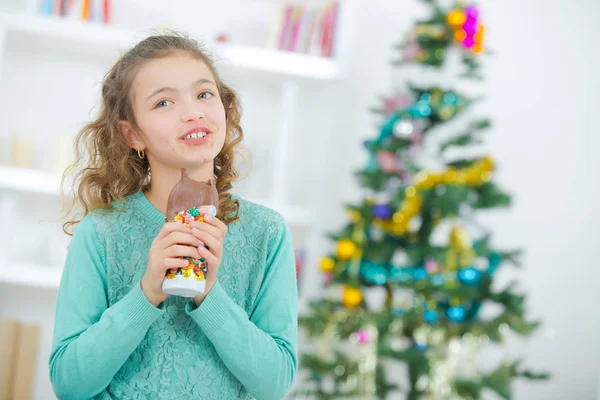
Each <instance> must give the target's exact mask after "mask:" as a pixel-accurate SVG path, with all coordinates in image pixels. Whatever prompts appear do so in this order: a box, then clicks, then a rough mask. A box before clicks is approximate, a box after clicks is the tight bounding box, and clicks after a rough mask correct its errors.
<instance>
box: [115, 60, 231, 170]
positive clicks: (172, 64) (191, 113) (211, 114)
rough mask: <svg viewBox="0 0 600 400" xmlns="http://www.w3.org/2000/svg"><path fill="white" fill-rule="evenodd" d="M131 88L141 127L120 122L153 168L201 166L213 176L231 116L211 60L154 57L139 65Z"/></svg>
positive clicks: (121, 127)
mask: <svg viewBox="0 0 600 400" xmlns="http://www.w3.org/2000/svg"><path fill="white" fill-rule="evenodd" d="M132 89H133V96H132V97H131V99H130V101H131V102H132V105H133V111H134V115H135V118H136V122H137V125H138V127H139V130H134V129H133V128H132V126H131V125H130V124H129V123H127V122H125V121H122V122H121V123H120V126H119V127H120V129H121V132H123V134H124V135H125V137H126V138H127V139H128V142H129V144H130V145H131V146H132V147H134V148H136V149H144V150H145V153H146V156H147V157H148V161H149V162H150V165H151V168H152V170H153V171H155V172H157V168H160V169H162V170H163V171H166V170H170V169H177V170H179V169H181V168H187V169H189V170H190V171H192V170H198V169H199V168H202V169H207V170H209V171H210V172H209V174H208V176H210V177H212V171H213V163H212V162H213V160H214V159H215V157H216V156H217V155H218V154H219V152H220V151H221V149H222V148H223V144H224V142H225V135H226V119H225V108H224V107H223V103H222V101H221V98H220V97H219V92H218V90H217V85H216V81H215V78H214V77H213V75H212V73H211V72H210V70H209V69H208V67H207V66H206V64H205V63H204V62H202V61H200V60H197V59H195V58H193V57H192V56H191V55H189V54H186V53H176V54H173V55H170V56H167V57H164V58H160V59H156V60H152V61H149V62H147V63H145V64H143V65H142V66H141V67H140V68H139V70H138V72H137V74H136V75H135V78H134V80H133V82H132ZM138 146H139V147H138Z"/></svg>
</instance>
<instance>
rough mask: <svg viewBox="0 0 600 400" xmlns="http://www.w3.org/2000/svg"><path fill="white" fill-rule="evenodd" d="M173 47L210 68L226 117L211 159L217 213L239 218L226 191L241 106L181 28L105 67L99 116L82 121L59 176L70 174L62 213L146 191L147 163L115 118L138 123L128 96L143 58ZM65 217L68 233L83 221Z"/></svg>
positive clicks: (152, 39) (225, 218)
mask: <svg viewBox="0 0 600 400" xmlns="http://www.w3.org/2000/svg"><path fill="white" fill-rule="evenodd" d="M175 52H186V53H189V54H190V55H192V57H194V58H196V59H198V60H200V61H202V62H204V63H205V64H206V66H207V67H208V68H209V69H210V71H211V72H212V74H213V76H214V78H215V81H216V83H217V88H218V91H219V95H220V97H221V101H222V102H223V106H224V108H225V116H226V120H227V133H226V137H225V143H224V145H223V149H222V150H221V152H220V153H219V154H218V155H217V157H216V158H215V160H214V176H215V179H216V187H217V191H218V192H219V207H218V209H219V214H218V217H219V219H221V220H222V221H224V222H225V223H227V224H229V223H231V222H234V221H236V220H237V219H238V214H239V207H240V205H239V201H238V200H236V199H233V198H232V197H231V196H230V194H229V190H230V189H231V188H232V182H233V181H235V180H236V179H237V178H238V176H239V173H238V171H237V170H236V168H235V167H234V155H235V152H236V150H237V148H238V146H239V145H240V144H241V142H242V140H243V137H244V132H243V130H242V127H241V126H240V118H241V106H240V101H239V99H238V96H237V94H236V93H235V91H234V90H233V89H232V88H231V87H229V86H227V85H226V84H225V83H223V81H222V80H221V79H220V77H219V74H218V73H217V70H216V68H215V66H214V63H213V60H212V58H211V57H210V56H209V55H208V53H207V52H206V51H205V50H204V49H203V48H202V46H201V45H200V44H199V43H198V42H197V41H195V40H193V39H191V38H189V37H187V36H184V35H182V34H180V33H169V34H164V35H156V36H150V37H148V38H146V39H144V40H142V41H141V42H139V43H138V44H137V45H136V46H135V47H133V48H132V49H130V50H129V51H128V52H126V53H125V54H124V55H122V56H121V58H120V59H119V60H118V61H117V62H116V63H115V65H114V66H113V67H112V68H111V69H110V71H108V73H107V74H106V76H105V77H104V80H103V82H102V102H101V105H100V111H99V115H98V117H97V118H96V119H95V120H93V121H92V122H90V123H88V124H86V125H85V126H84V127H83V128H82V129H81V131H80V132H79V134H78V135H77V138H76V141H75V147H76V160H75V163H74V164H73V165H72V166H70V167H69V168H68V169H67V170H66V171H65V174H64V175H63V181H62V186H63V193H64V186H65V183H66V182H67V180H68V177H69V176H73V179H72V181H71V183H72V189H73V193H74V201H73V202H72V203H71V205H70V207H69V208H68V210H67V212H66V214H67V215H70V214H72V213H73V210H74V209H75V208H76V207H77V206H80V207H81V208H82V209H83V210H82V211H83V216H81V218H83V217H85V216H86V215H87V214H89V213H90V212H92V211H94V210H96V209H109V208H111V205H112V202H114V201H119V200H123V199H124V198H125V197H127V196H129V195H131V194H133V193H136V192H139V191H141V190H145V189H147V188H148V187H149V186H150V164H149V163H148V160H147V159H146V158H144V159H142V158H140V157H138V154H137V152H136V151H135V150H133V149H132V148H130V147H129V145H128V144H127V143H126V142H125V140H124V138H123V136H122V135H121V133H120V132H119V129H118V128H117V123H118V122H119V121H123V120H124V121H129V122H130V123H131V124H132V125H133V126H134V127H136V128H137V124H136V121H135V115H134V113H133V106H132V103H131V99H130V96H129V93H130V90H131V85H132V82H133V78H134V77H135V74H136V72H137V70H138V69H139V67H140V66H141V65H143V64H144V63H146V62H148V61H151V60H155V59H158V58H163V57H167V56H169V55H171V54H173V53H175ZM81 218H80V219H71V220H68V221H67V222H66V223H65V224H64V225H63V230H64V231H65V233H67V234H69V235H70V234H72V228H73V227H74V226H75V225H76V224H77V223H79V222H80V221H81Z"/></svg>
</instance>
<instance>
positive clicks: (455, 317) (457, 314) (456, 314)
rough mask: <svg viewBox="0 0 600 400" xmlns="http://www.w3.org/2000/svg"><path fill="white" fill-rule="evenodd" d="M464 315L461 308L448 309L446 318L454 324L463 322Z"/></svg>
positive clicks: (463, 310)
mask: <svg viewBox="0 0 600 400" xmlns="http://www.w3.org/2000/svg"><path fill="white" fill-rule="evenodd" d="M465 313H466V312H465V309H464V307H461V306H456V307H450V308H449V309H448V317H450V319H451V320H452V321H455V322H461V321H463V320H464V319H465Z"/></svg>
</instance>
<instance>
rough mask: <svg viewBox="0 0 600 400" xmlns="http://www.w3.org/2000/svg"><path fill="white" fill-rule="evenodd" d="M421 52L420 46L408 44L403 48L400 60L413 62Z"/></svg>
mask: <svg viewBox="0 0 600 400" xmlns="http://www.w3.org/2000/svg"><path fill="white" fill-rule="evenodd" d="M420 51H421V46H419V44H418V43H409V44H407V45H406V46H405V47H404V52H403V53H402V58H404V59H405V60H414V59H415V58H417V55H418V54H419V52H420Z"/></svg>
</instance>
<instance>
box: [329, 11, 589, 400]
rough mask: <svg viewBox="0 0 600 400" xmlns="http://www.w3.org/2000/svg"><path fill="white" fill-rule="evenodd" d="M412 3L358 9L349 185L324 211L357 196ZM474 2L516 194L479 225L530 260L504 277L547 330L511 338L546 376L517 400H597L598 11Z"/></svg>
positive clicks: (341, 157)
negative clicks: (375, 109)
mask: <svg viewBox="0 0 600 400" xmlns="http://www.w3.org/2000/svg"><path fill="white" fill-rule="evenodd" d="M417 3H418V2H416V1H412V0H411V1H368V2H367V1H363V2H362V3H361V4H362V6H361V10H360V11H359V13H358V14H359V15H360V20H359V21H358V29H357V32H356V38H357V43H356V46H355V52H354V65H353V74H352V78H351V85H352V87H351V92H352V93H350V95H349V100H346V101H345V102H343V103H340V108H341V109H343V112H342V113H341V115H343V116H344V118H340V125H343V126H344V127H348V128H350V132H352V133H351V134H348V135H346V134H344V135H340V136H338V140H339V144H340V146H344V147H345V148H346V151H345V152H344V151H339V152H338V153H337V154H338V155H337V158H336V161H335V162H332V165H335V166H336V173H339V174H340V179H343V176H344V175H345V176H346V179H347V181H346V185H345V186H346V190H345V191H344V192H343V193H342V194H336V192H334V191H332V193H331V195H332V196H333V198H334V199H335V200H334V201H333V202H332V209H335V207H336V206H337V205H339V204H340V201H341V200H348V199H350V198H357V196H358V194H357V187H356V185H355V181H354V179H353V178H352V177H351V176H350V173H349V171H350V169H354V168H357V167H361V166H362V165H363V162H364V161H365V160H366V158H365V151H364V150H363V149H362V147H361V146H360V143H361V142H362V140H363V139H365V138H367V137H369V136H372V135H374V134H375V133H376V132H375V130H374V129H373V123H374V121H375V119H374V118H373V117H372V116H371V115H370V114H369V113H368V112H367V109H368V108H369V107H371V106H373V105H376V104H377V103H376V94H385V93H387V92H389V91H390V89H391V88H392V86H391V84H392V83H393V82H397V80H395V79H397V76H398V75H399V76H400V78H402V73H401V72H399V73H395V74H394V79H392V75H391V74H390V73H389V69H388V65H387V61H388V60H391V59H392V57H391V54H392V44H393V43H395V42H396V41H397V39H399V38H400V37H401V36H400V35H401V34H402V33H404V32H405V31H406V29H407V28H409V26H410V25H409V24H410V23H411V22H412V20H413V19H414V17H415V15H416V14H418V13H420V12H421V10H422V8H421V7H420V6H419V5H417ZM478 3H479V4H480V5H481V6H482V10H483V11H482V12H483V14H482V18H484V19H485V21H486V23H487V26H488V33H489V36H488V39H489V42H488V43H489V46H490V47H491V48H493V50H494V51H495V53H496V54H495V57H494V58H492V59H489V60H488V61H486V63H485V70H484V71H485V75H486V77H487V80H486V81H485V82H484V83H483V84H482V85H481V87H480V88H479V89H480V92H483V93H485V95H486V99H487V101H486V103H485V104H484V105H483V106H482V107H480V108H479V109H478V111H480V112H484V113H485V114H487V115H488V116H489V117H491V118H492V119H493V121H494V123H495V126H494V128H493V129H492V130H491V132H490V133H489V135H488V136H487V138H488V141H489V147H488V148H489V149H490V151H491V152H492V155H493V156H494V157H495V159H496V160H497V162H498V164H499V170H498V172H497V178H498V180H499V182H500V183H501V184H502V185H503V186H504V187H505V188H506V189H508V190H509V191H510V192H512V193H513V194H514V206H513V207H512V208H510V209H509V210H506V211H501V212H498V213H496V214H495V215H493V216H486V218H485V222H486V223H488V226H489V227H490V228H492V229H493V231H494V232H495V237H494V238H495V243H496V244H497V245H499V246H502V247H523V248H524V250H525V251H526V254H525V257H524V258H523V261H524V266H525V269H523V270H513V269H510V267H508V269H506V270H505V271H502V272H501V273H500V275H501V276H500V279H501V280H503V281H506V280H508V279H509V278H517V279H519V281H520V283H521V288H522V289H523V290H524V291H525V292H527V293H528V294H529V296H528V302H527V304H528V306H529V307H528V310H529V316H530V317H532V318H534V319H541V320H543V322H544V326H543V328H542V329H541V330H539V331H538V332H537V333H536V334H535V335H534V337H533V338H532V339H531V340H530V341H527V342H517V341H513V342H512V344H511V346H510V354H511V355H515V356H524V357H525V360H526V365H528V366H531V367H532V368H536V369H547V370H549V371H550V372H551V373H552V374H553V375H554V376H553V378H552V380H551V381H549V382H548V383H544V384H536V383H526V382H520V383H517V384H516V385H515V387H514V388H515V396H514V398H515V399H527V400H537V399H539V400H542V399H544V400H548V399H557V400H559V399H560V400H562V399H578V400H579V399H593V398H595V397H596V395H597V393H598V389H597V385H598V378H599V370H600V345H599V340H598V334H599V333H600V312H599V311H598V309H597V304H598V303H599V301H600V294H599V292H600V291H599V290H598V280H599V279H600V273H599V272H598V267H597V265H596V264H597V260H596V257H597V251H595V249H596V246H595V242H596V238H597V233H596V228H597V226H598V223H599V222H600V215H599V214H600V210H599V207H598V206H597V205H596V204H597V195H598V194H599V192H600V191H599V189H600V184H599V180H598V178H597V172H598V171H600V161H599V158H598V157H594V155H595V154H596V151H597V149H598V147H599V146H600V135H598V133H597V130H598V129H597V126H598V125H597V123H596V121H594V119H595V117H597V114H596V113H595V112H597V109H598V107H599V106H600V79H599V78H598V77H597V75H596V74H595V73H594V72H595V71H594V70H596V69H597V68H596V66H597V65H598V62H599V61H600V59H599V56H598V52H597V41H598V39H599V38H600V29H599V28H598V25H597V21H598V17H600V3H599V2H597V1H596V0H580V1H577V2H571V3H569V4H567V3H565V2H561V1H559V0H504V1H493V0H482V1H480V2H478ZM417 75H418V76H420V74H417ZM407 76H413V75H410V74H408V73H407ZM428 76H429V75H428ZM451 83H452V82H447V84H449V85H451ZM346 119H347V120H346ZM340 131H343V130H342V129H340ZM334 214H335V217H334V221H335V223H333V225H334V226H339V224H340V223H341V222H342V221H344V218H345V217H344V215H343V213H342V211H341V209H338V211H337V212H334Z"/></svg>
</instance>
